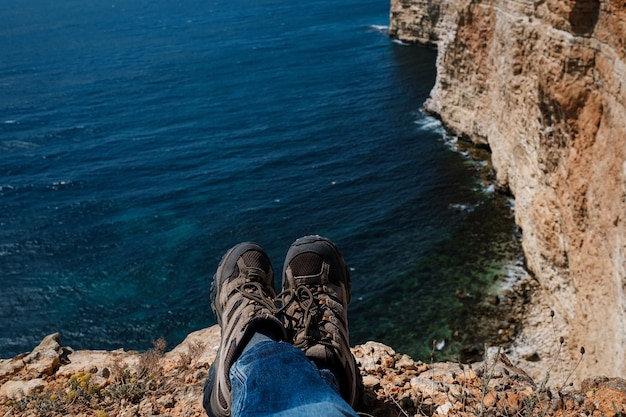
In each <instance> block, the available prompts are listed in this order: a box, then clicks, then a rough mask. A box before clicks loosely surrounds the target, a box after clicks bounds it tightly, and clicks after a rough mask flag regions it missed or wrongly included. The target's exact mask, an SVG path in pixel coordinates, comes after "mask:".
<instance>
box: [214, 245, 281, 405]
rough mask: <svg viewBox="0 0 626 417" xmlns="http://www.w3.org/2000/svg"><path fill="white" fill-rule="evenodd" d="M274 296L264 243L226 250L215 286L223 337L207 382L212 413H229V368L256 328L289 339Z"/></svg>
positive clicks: (270, 270) (216, 315)
mask: <svg viewBox="0 0 626 417" xmlns="http://www.w3.org/2000/svg"><path fill="white" fill-rule="evenodd" d="M275 298H276V293H275V292H274V273H273V270H272V265H271V263H270V260H269V258H268V257H267V255H266V254H265V252H264V251H263V249H262V248H261V247H260V246H259V245H257V244H255V243H240V244H239V245H236V246H235V247H233V248H232V249H230V250H229V251H228V252H227V253H226V255H224V257H223V258H222V260H221V262H220V264H219V266H218V267H217V272H216V273H215V276H214V277H213V284H212V285H211V308H212V309H213V313H214V314H215V317H216V318H217V322H218V324H219V325H220V328H221V330H222V338H221V342H220V347H219V349H218V351H217V355H216V357H215V361H214V362H213V364H212V365H211V369H210V371H209V376H208V377H207V380H206V383H205V386H204V400H203V405H204V408H205V410H206V412H207V414H208V415H209V416H211V417H227V416H230V407H231V403H232V396H231V382H230V377H229V372H230V368H231V366H232V365H233V363H235V361H236V360H237V358H238V357H239V356H240V355H241V352H242V351H243V348H244V347H245V346H246V343H247V342H248V341H249V340H250V338H251V337H252V336H253V335H254V333H255V331H256V330H258V329H264V330H267V329H271V330H272V331H275V332H276V333H277V334H278V335H281V336H282V337H283V338H284V339H286V334H285V329H284V327H283V324H282V322H281V321H280V320H278V319H277V318H276V317H275V312H276V311H277V309H276V304H275V302H274V299H275ZM274 328H276V329H275V330H274Z"/></svg>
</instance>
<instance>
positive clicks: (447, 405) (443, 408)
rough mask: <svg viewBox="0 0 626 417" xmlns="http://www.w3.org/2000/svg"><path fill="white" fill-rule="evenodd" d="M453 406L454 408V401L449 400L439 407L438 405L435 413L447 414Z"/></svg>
mask: <svg viewBox="0 0 626 417" xmlns="http://www.w3.org/2000/svg"><path fill="white" fill-rule="evenodd" d="M451 408H452V403H451V402H450V401H448V402H446V403H445V404H442V405H440V406H439V407H437V409H436V410H435V413H437V414H439V415H442V416H447V415H448V412H449V411H450V409H451Z"/></svg>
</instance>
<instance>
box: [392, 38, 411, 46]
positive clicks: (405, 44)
mask: <svg viewBox="0 0 626 417" xmlns="http://www.w3.org/2000/svg"><path fill="white" fill-rule="evenodd" d="M393 43H397V44H398V45H402V46H410V44H409V43H406V42H402V41H401V40H400V39H394V40H393Z"/></svg>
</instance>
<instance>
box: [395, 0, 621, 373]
mask: <svg viewBox="0 0 626 417" xmlns="http://www.w3.org/2000/svg"><path fill="white" fill-rule="evenodd" d="M389 33H390V35H391V36H392V37H394V38H398V39H400V40H403V41H405V42H411V43H423V44H434V45H436V46H437V48H438V57H437V71H438V75H437V80H436V84H435V86H434V88H433V90H432V92H431V95H430V98H429V99H428V100H427V102H426V103H425V105H424V107H425V109H426V110H427V111H428V112H430V113H432V114H433V115H435V116H436V117H439V118H441V119H442V121H443V123H444V125H445V126H446V127H447V128H448V129H449V130H450V131H451V132H452V133H453V134H455V135H458V136H459V137H462V138H467V139H469V140H471V141H473V142H474V143H477V144H482V145H486V146H489V148H490V149H491V151H492V161H493V165H494V168H495V170H496V175H497V181H498V183H499V185H500V186H502V187H506V188H508V189H510V191H511V193H512V194H513V195H514V197H515V219H516V222H517V224H518V225H519V226H520V227H521V229H522V233H523V238H522V244H523V248H524V252H525V256H526V261H527V266H528V269H529V270H530V271H531V272H532V273H533V274H534V276H535V278H536V279H537V281H538V282H539V284H540V287H541V291H540V292H539V293H538V294H537V295H536V296H535V299H534V301H533V305H532V306H529V309H528V311H527V317H526V319H525V322H524V323H523V328H522V331H521V333H520V335H519V337H518V339H517V341H516V344H515V346H514V348H513V349H512V350H511V351H510V354H511V356H512V357H514V358H521V357H522V356H526V355H527V354H528V352H533V355H531V356H532V357H533V358H534V359H533V360H534V362H527V363H525V366H528V368H529V373H531V375H533V376H534V377H538V376H539V374H540V373H541V372H543V371H545V369H547V365H548V362H549V361H550V358H551V357H552V356H553V354H551V352H552V353H553V352H555V351H557V350H559V351H560V352H562V354H563V356H564V360H566V361H567V362H569V363H570V365H568V366H566V367H565V369H571V368H572V364H575V362H576V361H578V359H579V356H580V355H579V354H578V351H579V349H580V347H581V346H584V347H585V349H586V352H587V355H585V360H584V361H582V363H581V365H580V366H579V367H578V368H577V370H576V373H575V375H574V380H575V381H576V382H580V381H581V380H582V376H583V375H615V376H622V377H624V376H626V354H625V350H624V346H626V256H625V255H626V226H625V224H626V223H625V217H626V61H625V57H626V4H625V3H624V2H620V1H617V0H547V1H545V0H536V1H532V0H472V1H470V0H443V1H422V0H392V1H391V23H390V30H389ZM560 336H565V340H566V341H565V343H564V344H563V345H562V346H560V345H559V338H560ZM520 352H525V353H523V354H520ZM520 360H521V359H520ZM556 372H558V370H557V371H556ZM562 373H563V371H561V374H562Z"/></svg>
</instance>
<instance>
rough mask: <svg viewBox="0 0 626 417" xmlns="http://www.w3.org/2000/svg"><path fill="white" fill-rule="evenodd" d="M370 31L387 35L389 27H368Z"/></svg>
mask: <svg viewBox="0 0 626 417" xmlns="http://www.w3.org/2000/svg"><path fill="white" fill-rule="evenodd" d="M368 27H369V28H370V29H371V30H373V31H375V32H378V33H385V34H386V33H387V32H388V31H389V26H386V25H369V26H368Z"/></svg>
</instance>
